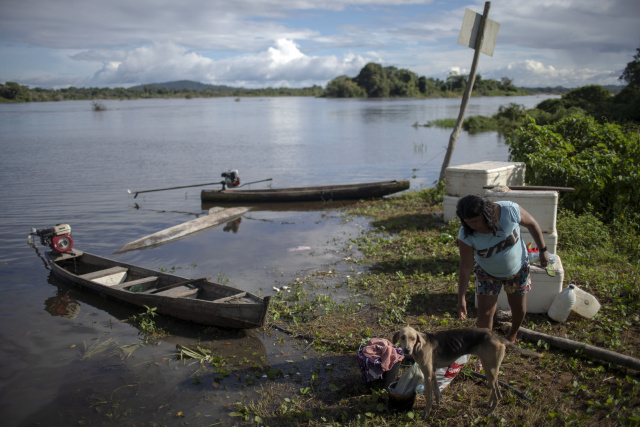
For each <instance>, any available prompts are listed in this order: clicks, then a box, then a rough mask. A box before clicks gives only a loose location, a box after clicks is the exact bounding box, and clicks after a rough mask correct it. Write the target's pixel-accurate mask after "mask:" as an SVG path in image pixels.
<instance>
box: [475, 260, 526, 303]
mask: <svg viewBox="0 0 640 427" xmlns="http://www.w3.org/2000/svg"><path fill="white" fill-rule="evenodd" d="M473 274H474V275H475V276H476V294H478V295H498V294H499V293H500V290H501V289H502V287H503V286H504V291H505V292H506V293H507V294H512V295H520V296H522V295H526V294H527V292H529V291H530V290H531V275H530V274H529V261H526V262H525V263H524V265H523V266H522V268H521V269H520V271H518V272H517V273H516V274H514V275H513V276H509V277H493V276H492V275H490V274H489V273H487V272H486V271H484V270H483V269H482V267H480V266H479V265H478V263H476V264H475V265H474V266H473Z"/></svg>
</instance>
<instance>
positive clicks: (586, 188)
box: [507, 116, 640, 227]
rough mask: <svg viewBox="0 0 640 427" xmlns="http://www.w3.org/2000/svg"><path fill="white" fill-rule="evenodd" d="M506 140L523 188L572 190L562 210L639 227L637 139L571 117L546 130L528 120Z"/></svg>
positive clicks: (611, 126) (632, 134) (616, 127)
mask: <svg viewBox="0 0 640 427" xmlns="http://www.w3.org/2000/svg"><path fill="white" fill-rule="evenodd" d="M529 120H530V121H529V122H528V123H527V124H526V125H525V126H524V127H522V128H521V129H518V130H516V131H514V132H513V133H512V134H510V135H509V136H508V137H507V143H508V145H509V153H510V158H511V160H512V161H517V162H524V163H525V164H526V167H527V184H532V185H554V186H563V187H573V188H575V191H574V192H572V193H566V194H563V197H562V202H563V205H564V207H566V208H569V209H571V210H573V211H574V212H575V213H577V214H582V213H584V212H588V211H590V210H591V209H592V208H593V210H594V212H596V213H597V214H598V215H599V218H600V220H602V221H603V222H604V223H606V224H610V223H613V222H615V221H619V222H622V223H631V224H635V226H636V227H638V225H639V224H640V212H638V208H637V207H638V205H640V169H638V164H640V144H638V134H637V132H634V131H629V130H624V129H623V128H622V127H621V126H620V125H617V124H612V123H604V124H600V123H598V122H597V121H596V120H595V119H594V118H593V117H590V116H571V117H567V118H564V119H562V120H560V121H558V122H556V123H553V124H551V125H547V126H539V125H537V124H536V123H535V121H534V120H533V119H529Z"/></svg>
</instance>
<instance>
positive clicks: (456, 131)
mask: <svg viewBox="0 0 640 427" xmlns="http://www.w3.org/2000/svg"><path fill="white" fill-rule="evenodd" d="M490 8H491V2H490V1H488V2H485V4H484V12H483V13H482V17H481V18H480V25H479V26H478V33H477V36H476V43H475V46H474V53H473V62H472V63H471V71H470V72H469V80H468V81H467V87H466V88H465V90H464V95H463V96H462V104H461V105H460V113H459V114H458V121H457V122H456V125H455V127H454V128H453V132H451V137H450V138H449V146H448V147H447V152H446V154H445V156H444V160H443V162H442V169H441V170H440V178H439V179H438V181H443V180H444V178H445V170H446V169H447V168H448V167H449V163H451V157H452V156H453V149H454V148H455V146H456V141H457V140H458V136H460V130H462V122H464V115H465V113H466V111H467V105H468V104H469V98H471V91H472V90H473V84H474V83H475V81H476V69H477V68H478V58H479V56H480V48H481V47H482V42H483V40H484V33H485V26H486V23H487V20H488V16H489V9H490Z"/></svg>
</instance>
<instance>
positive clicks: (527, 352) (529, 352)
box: [499, 337, 543, 357]
mask: <svg viewBox="0 0 640 427" xmlns="http://www.w3.org/2000/svg"><path fill="white" fill-rule="evenodd" d="M499 338H500V341H502V343H503V344H504V345H506V346H508V347H511V348H512V349H514V350H515V351H517V352H518V353H520V354H522V355H524V356H529V357H543V355H542V354H540V353H536V352H535V351H532V350H525V349H524V348H520V346H518V345H517V344H514V343H512V342H511V341H509V340H507V339H505V338H503V337H499Z"/></svg>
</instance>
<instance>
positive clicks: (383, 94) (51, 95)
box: [0, 62, 558, 102]
mask: <svg viewBox="0 0 640 427" xmlns="http://www.w3.org/2000/svg"><path fill="white" fill-rule="evenodd" d="M467 77H468V76H466V75H463V74H456V73H450V74H449V76H448V77H447V78H446V79H445V80H440V79H437V78H427V77H424V76H418V75H417V74H416V73H414V72H412V71H409V70H406V69H398V68H396V67H393V66H389V67H383V66H382V65H380V64H376V63H373V62H372V63H369V64H367V65H365V66H364V68H362V70H361V71H360V73H359V74H358V75H357V76H356V77H353V78H351V77H348V76H344V75H343V76H339V77H336V78H335V79H333V80H331V81H330V82H329V83H328V84H327V85H326V87H325V88H323V87H321V86H318V85H314V86H311V87H306V88H299V89H297V88H296V89H294V88H286V87H280V88H262V89H244V88H234V87H229V86H213V85H204V84H202V83H197V82H190V81H179V82H168V83H154V84H147V85H141V86H135V87H130V88H123V87H116V88H108V87H102V88H98V87H88V88H84V87H83V88H78V87H73V86H72V87H68V88H63V89H43V88H39V87H36V88H29V87H28V86H22V85H19V84H18V83H16V82H5V84H0V102H44V101H71V100H95V99H140V98H215V97H251V96H314V97H331V98H354V97H358V98H387V97H455V96H460V95H461V94H462V93H463V92H464V90H465V87H466V85H467ZM549 90H551V89H550V88H541V89H539V90H533V92H539V91H549ZM554 90H555V91H557V90H558V88H556V89H554ZM474 91H475V93H474V94H475V95H478V96H508V95H530V94H531V93H532V90H526V89H522V88H518V87H516V86H514V85H513V84H512V80H511V79H509V78H507V77H503V78H502V79H500V80H484V79H482V77H481V76H479V75H478V76H477V77H476V82H475V85H474Z"/></svg>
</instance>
